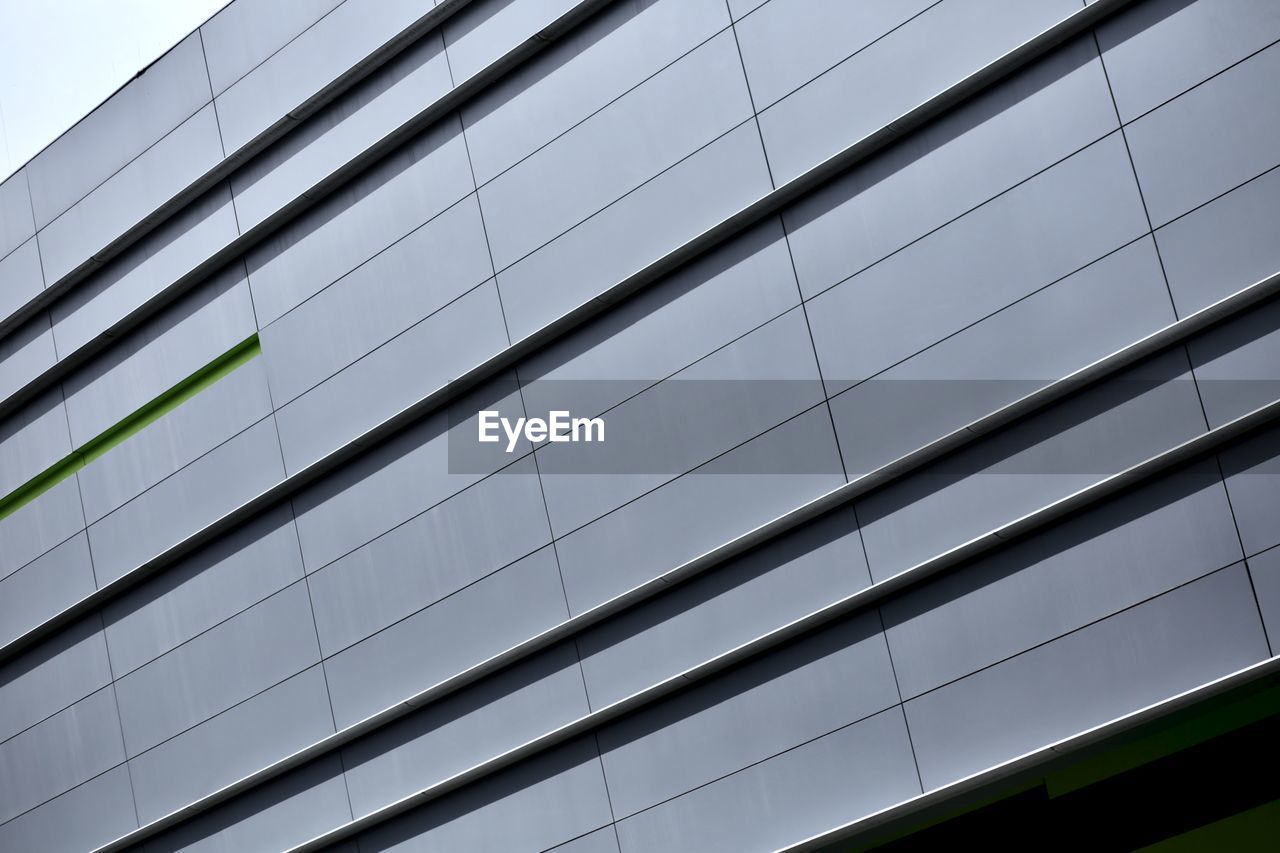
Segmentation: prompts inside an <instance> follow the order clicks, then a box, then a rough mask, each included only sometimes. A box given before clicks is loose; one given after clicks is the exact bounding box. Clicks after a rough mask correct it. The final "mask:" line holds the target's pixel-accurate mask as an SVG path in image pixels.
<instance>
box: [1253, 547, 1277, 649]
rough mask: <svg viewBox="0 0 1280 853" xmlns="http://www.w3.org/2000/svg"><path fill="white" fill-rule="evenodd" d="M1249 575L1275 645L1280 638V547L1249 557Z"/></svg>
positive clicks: (1264, 622) (1268, 634) (1269, 635)
mask: <svg viewBox="0 0 1280 853" xmlns="http://www.w3.org/2000/svg"><path fill="white" fill-rule="evenodd" d="M1249 575H1250V577H1251V578H1252V580H1253V591H1254V594H1255V595H1257V597H1258V609H1259V610H1261V611H1262V623H1263V625H1265V626H1266V629H1267V636H1268V638H1270V639H1271V644H1272V646H1274V645H1275V644H1276V642H1277V640H1280V549H1277V548H1272V549H1271V550H1270V551H1266V552H1264V553H1262V554H1258V555H1256V556H1253V557H1250V558H1249Z"/></svg>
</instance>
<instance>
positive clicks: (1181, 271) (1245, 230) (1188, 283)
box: [1156, 169, 1280, 316]
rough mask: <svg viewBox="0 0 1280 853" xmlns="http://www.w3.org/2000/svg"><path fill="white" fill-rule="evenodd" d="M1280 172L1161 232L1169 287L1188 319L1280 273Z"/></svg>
mask: <svg viewBox="0 0 1280 853" xmlns="http://www.w3.org/2000/svg"><path fill="white" fill-rule="evenodd" d="M1277 230H1280V169H1275V170H1273V171H1271V172H1268V173H1267V174H1265V175H1263V176H1262V177H1260V178H1255V179H1254V180H1252V181H1250V182H1249V183H1247V184H1245V185H1244V186H1242V187H1239V188H1237V189H1234V190H1232V191H1231V192H1229V193H1227V194H1226V195H1224V196H1222V197H1221V198H1218V199H1215V200H1213V201H1211V202H1210V203H1209V204H1206V205H1205V206H1204V207H1202V208H1200V209H1198V210H1195V211H1192V212H1191V213H1189V214H1187V215H1186V216H1184V217H1182V218H1181V219H1178V220H1176V221H1174V222H1171V223H1169V224H1168V225H1166V226H1164V227H1163V228H1161V229H1160V230H1158V231H1157V232H1156V243H1157V244H1158V245H1159V246H1160V256H1161V258H1162V259H1163V260H1164V268H1165V273H1166V274H1167V275H1168V276H1169V289H1170V290H1171V291H1172V292H1173V297H1174V300H1175V302H1176V303H1177V306H1178V313H1179V314H1181V315H1183V316H1185V315H1187V314H1189V313H1191V312H1192V311H1196V310H1198V309H1200V308H1203V307H1205V306H1206V305H1209V304H1210V303H1212V302H1215V301H1217V300H1218V299H1221V298H1223V297H1224V296H1228V295H1230V294H1232V293H1234V292H1236V291H1237V290H1240V289H1241V288H1243V287H1247V286H1249V285H1251V284H1253V283H1254V282H1255V281H1261V280H1262V279H1264V278H1267V277H1268V276H1270V275H1272V274H1273V273H1275V272H1276V271H1277V270H1280V244H1277V242H1276V240H1275V235H1276V232H1277Z"/></svg>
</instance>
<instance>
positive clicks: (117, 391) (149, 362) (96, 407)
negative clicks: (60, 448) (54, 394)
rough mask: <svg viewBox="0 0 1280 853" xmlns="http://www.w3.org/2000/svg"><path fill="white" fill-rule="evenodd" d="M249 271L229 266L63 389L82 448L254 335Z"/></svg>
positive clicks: (73, 433)
mask: <svg viewBox="0 0 1280 853" xmlns="http://www.w3.org/2000/svg"><path fill="white" fill-rule="evenodd" d="M254 329H255V324H254V320H253V303H252V301H251V298H250V295H249V286H248V284H247V283H246V282H245V280H244V274H243V271H237V268H236V267H230V268H229V269H228V270H227V271H226V272H224V273H223V274H220V275H219V276H218V277H216V278H215V279H213V280H211V281H208V282H206V283H205V284H204V286H202V287H200V288H199V289H198V290H196V291H194V292H192V293H189V294H187V296H185V297H184V298H183V299H181V300H180V301H178V302H177V303H175V304H174V305H171V306H169V307H168V308H167V309H166V310H165V311H164V312H163V313H161V314H159V315H157V316H155V317H153V318H152V319H150V320H148V321H147V323H146V324H145V325H144V326H142V327H141V328H138V329H136V330H134V332H133V333H132V334H130V335H128V336H127V337H125V338H124V339H122V340H121V341H120V342H119V343H118V344H116V345H115V346H114V347H112V348H111V349H110V350H108V351H107V352H104V353H102V354H101V355H99V356H98V357H97V358H96V359H94V360H93V361H92V362H91V363H90V364H89V365H87V366H86V367H85V368H84V369H83V370H80V371H78V372H76V373H75V374H73V375H72V376H71V377H70V378H69V379H67V381H66V382H65V383H64V388H65V391H66V396H67V419H68V421H70V424H71V439H72V441H73V443H74V444H75V445H76V446H77V447H79V446H80V445H82V444H84V443H85V442H87V441H89V440H90V439H91V438H94V437H95V436H97V435H98V434H100V433H102V432H103V431H105V430H107V429H109V428H111V427H113V426H115V425H116V424H117V423H119V422H120V421H121V420H123V419H124V418H125V417H127V416H128V415H130V414H132V413H133V412H134V411H136V410H137V409H138V408H140V407H141V406H142V405H143V404H145V403H148V402H150V401H151V400H153V399H155V398H156V397H158V396H160V394H162V393H164V392H165V391H167V390H169V389H170V388H172V387H173V386H174V385H177V384H178V383H179V382H181V381H182V380H183V379H186V378H187V377H188V376H190V375H191V374H193V373H195V372H196V371H197V370H199V369H200V368H202V367H204V366H205V365H206V364H208V363H209V362H211V361H213V360H214V359H215V358H217V357H218V356H220V355H222V354H223V353H225V352H226V351H227V350H229V349H231V348H232V347H233V346H235V345H236V344H238V343H240V342H241V341H243V340H245V339H246V338H248V337H249V336H250V335H252V334H253V332H254Z"/></svg>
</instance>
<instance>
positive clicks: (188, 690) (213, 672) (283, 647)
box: [116, 583, 320, 756]
mask: <svg viewBox="0 0 1280 853" xmlns="http://www.w3.org/2000/svg"><path fill="white" fill-rule="evenodd" d="M319 660H320V650H319V647H318V646H317V645H316V631H315V625H314V624H313V622H312V619H311V602H310V600H309V599H308V597H307V588H306V584H305V583H295V584H293V585H292V586H290V587H286V588H285V589H283V590H282V591H280V592H278V593H276V594H275V595H273V596H272V597H271V598H268V599H267V600H265V601H263V602H261V603H259V604H255V605H254V606H253V607H250V608H249V609H248V610H246V611H244V612H243V613H240V614H238V615H236V616H233V617H232V618H230V619H228V620H227V621H226V622H223V623H222V624H221V625H218V626H217V627H215V628H212V629H210V630H209V631H206V632H205V633H203V634H200V635H199V636H197V637H195V638H194V639H192V640H190V641H188V642H186V643H184V644H183V645H181V646H178V647H177V648H176V649H174V650H173V651H171V652H168V653H166V654H164V655H162V656H161V657H159V658H156V659H155V660H153V661H151V662H150V663H148V664H147V665H145V666H143V667H142V668H141V669H137V670H134V671H133V672H131V673H129V674H128V675H125V676H123V677H122V678H120V679H119V680H117V681H116V696H117V698H118V701H119V703H120V722H121V727H122V728H123V730H124V740H125V748H126V749H127V751H128V753H129V755H131V756H133V755H137V754H138V753H140V752H143V751H145V750H147V749H150V748H151V747H153V746H155V745H156V744H158V743H161V742H162V741H164V740H167V739H168V738H171V737H173V736H174V735H176V734H178V733H180V732H183V731H185V730H187V729H188V728H190V727H191V726H194V725H196V724H197V723H200V722H203V721H204V720H207V719H209V718H210V717H212V716H214V715H215V714H218V713H220V712H222V711H225V710H226V709H227V708H230V707H232V706H233V705H235V704H237V703H239V702H241V701H243V700H245V699H248V698H249V697H251V696H254V695H257V694H258V693H259V692H261V691H263V690H266V689H267V688H269V687H272V686H274V685H275V684H278V683H279V682H281V681H284V680H285V679H286V678H288V677H290V676H292V675H296V674H297V673H299V672H301V671H302V670H304V669H306V668H307V667H308V666H310V665H312V664H315V663H318V662H319ZM177 685H181V689H173V688H174V687H175V686H177Z"/></svg>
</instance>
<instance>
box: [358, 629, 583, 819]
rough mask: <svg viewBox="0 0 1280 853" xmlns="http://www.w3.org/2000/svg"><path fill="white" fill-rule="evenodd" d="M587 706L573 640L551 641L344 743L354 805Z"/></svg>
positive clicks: (366, 805) (424, 781)
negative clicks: (544, 648)
mask: <svg viewBox="0 0 1280 853" xmlns="http://www.w3.org/2000/svg"><path fill="white" fill-rule="evenodd" d="M587 712H588V708H587V699H586V695H585V694H584V693H583V689H582V672H581V671H580V670H579V668H578V655H577V653H576V652H575V651H574V647H573V643H564V644H561V645H559V646H556V647H554V648H552V649H549V650H548V651H546V652H544V653H542V654H540V655H537V656H535V657H533V658H531V659H529V660H527V661H524V662H522V663H520V664H519V665H518V666H516V667H514V668H512V669H508V670H503V671H502V672H499V673H497V674H495V675H493V676H491V677H490V678H488V679H486V680H484V681H482V682H480V683H479V684H476V685H474V686H472V687H470V688H468V689H466V690H464V691H463V692H461V693H457V694H454V695H453V696H450V697H448V698H447V699H445V700H444V701H443V702H437V703H434V704H432V705H429V706H428V707H425V708H423V709H422V710H421V711H417V712H415V713H413V714H411V715H410V716H408V717H405V718H404V719H402V720H398V721H397V722H395V723H393V724H392V725H391V726H388V727H387V728H384V729H380V730H378V731H377V732H375V733H373V734H371V735H369V736H368V737H365V738H363V739H361V740H359V741H357V742H356V743H354V744H352V745H351V746H348V747H347V748H346V749H344V750H343V751H342V763H343V766H344V767H345V768H346V773H347V786H348V788H349V789H350V791H351V805H352V808H353V809H354V810H355V813H356V816H357V817H359V816H360V815H364V814H368V813H369V812H372V811H375V810H377V809H379V808H381V807H383V806H386V805H389V804H390V803H393V802H395V801H396V800H398V799H400V798H401V797H405V796H408V795H409V794H412V793H415V792H417V791H420V790H422V789H423V788H426V787H428V786H430V785H432V784H433V783H436V782H439V781H441V780H443V779H447V778H448V777H450V776H452V775H453V774H455V773H458V772H461V771H463V770H466V769H467V768H468V767H471V766H473V765H475V764H478V763H480V762H481V761H484V760H487V759H489V758H492V757H493V756H495V755H500V754H501V753H503V752H505V751H507V750H508V749H512V748H513V747H516V746H519V745H520V744H522V743H524V742H526V741H529V740H532V739H533V738H536V737H538V736H540V735H543V734H545V733H547V732H549V731H552V730H554V729H556V728H559V727H560V726H562V725H564V724H566V723H568V722H570V721H572V720H574V719H577V718H578V717H580V716H582V715H584V714H586V713H587Z"/></svg>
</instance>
